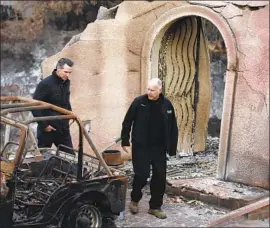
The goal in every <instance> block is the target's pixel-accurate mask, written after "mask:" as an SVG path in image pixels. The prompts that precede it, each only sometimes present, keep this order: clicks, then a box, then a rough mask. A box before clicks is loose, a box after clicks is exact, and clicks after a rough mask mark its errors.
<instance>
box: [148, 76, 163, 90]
mask: <svg viewBox="0 0 270 228" xmlns="http://www.w3.org/2000/svg"><path fill="white" fill-rule="evenodd" d="M148 85H153V86H158V88H159V89H160V90H162V81H161V80H160V79H159V78H151V79H150V80H149V82H148Z"/></svg>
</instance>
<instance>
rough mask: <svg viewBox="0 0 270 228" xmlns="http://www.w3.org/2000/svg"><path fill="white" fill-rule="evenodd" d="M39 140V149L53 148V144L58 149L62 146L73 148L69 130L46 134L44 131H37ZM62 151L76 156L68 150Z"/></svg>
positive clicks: (63, 149)
mask: <svg viewBox="0 0 270 228" xmlns="http://www.w3.org/2000/svg"><path fill="white" fill-rule="evenodd" d="M37 139H38V147H40V148H43V147H49V148H50V147H51V146H52V144H54V145H55V146H56V147H58V145H60V144H62V145H65V146H68V147H70V148H73V144H72V140H71V136H70V132H69V130H67V131H63V132H59V131H57V130H56V131H50V132H46V131H44V130H40V129H38V130H37ZM61 150H62V151H65V152H67V153H70V154H74V152H73V151H72V150H70V149H68V148H64V147H62V148H61Z"/></svg>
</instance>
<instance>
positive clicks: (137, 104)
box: [121, 94, 178, 156]
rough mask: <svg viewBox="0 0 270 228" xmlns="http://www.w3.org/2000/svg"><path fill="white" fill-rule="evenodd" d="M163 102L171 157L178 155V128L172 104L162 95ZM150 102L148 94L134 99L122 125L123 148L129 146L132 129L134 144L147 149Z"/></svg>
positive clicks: (167, 143) (167, 141)
mask: <svg viewBox="0 0 270 228" xmlns="http://www.w3.org/2000/svg"><path fill="white" fill-rule="evenodd" d="M160 98H161V101H162V106H161V107H162V113H163V115H164V129H165V137H166V138H165V142H166V150H167V153H168V154H169V155H170V156H174V155H175V154H176V149H177V141H178V128H177V121H176V117H175V112H174V108H173V106H172V104H171V102H170V101H169V100H168V99H167V98H165V97H164V96H163V95H162V94H161V95H160ZM149 111H150V109H149V100H148V97H147V94H144V95H141V96H139V97H137V98H135V99H134V101H133V102H132V104H131V105H130V107H129V109H128V111H127V113H126V116H125V118H124V121H123V123H122V132H121V139H122V146H129V145H130V142H129V139H130V131H131V127H132V137H131V141H132V144H133V145H134V146H135V145H136V146H140V147H147V142H148V140H149V139H148V137H149V135H148V126H149Z"/></svg>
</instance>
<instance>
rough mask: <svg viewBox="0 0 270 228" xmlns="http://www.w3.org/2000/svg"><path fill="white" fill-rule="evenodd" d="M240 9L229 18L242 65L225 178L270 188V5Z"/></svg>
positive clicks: (230, 10)
mask: <svg viewBox="0 0 270 228" xmlns="http://www.w3.org/2000/svg"><path fill="white" fill-rule="evenodd" d="M232 8H234V9H235V6H232ZM237 10H238V12H239V13H238V15H239V16H235V17H231V18H230V19H228V23H229V25H230V27H231V28H232V31H233V32H234V34H235V38H236V40H237V48H238V61H239V68H238V73H237V78H236V87H235V98H234V105H233V113H232V123H231V137H230V144H229V148H228V149H229V150H228V160H227V167H226V179H227V180H233V181H239V182H242V183H247V184H252V185H257V186H261V187H265V188H269V6H267V7H265V8H260V9H256V10H253V11H251V10H250V8H245V9H239V8H237ZM227 11H228V12H232V11H233V9H229V8H228V9H227Z"/></svg>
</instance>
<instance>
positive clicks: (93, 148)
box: [77, 119, 113, 176]
mask: <svg viewBox="0 0 270 228" xmlns="http://www.w3.org/2000/svg"><path fill="white" fill-rule="evenodd" d="M77 121H78V122H79V124H80V125H81V128H82V130H83V131H82V133H83V135H84V137H85V138H86V140H87V142H88V144H89V145H90V147H91V148H92V150H93V151H94V153H95V155H96V156H97V158H98V159H99V161H100V163H101V165H102V166H103V168H104V169H105V170H106V172H107V173H108V175H109V176H113V175H112V172H111V170H110V169H109V167H108V166H107V164H106V162H105V161H104V159H103V157H102V156H101V155H100V153H99V152H98V150H97V148H96V147H95V145H94V143H93V142H92V140H91V138H90V137H89V135H88V133H87V131H86V129H85V128H84V126H83V123H82V121H81V120H79V119H77Z"/></svg>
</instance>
